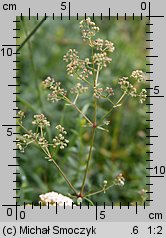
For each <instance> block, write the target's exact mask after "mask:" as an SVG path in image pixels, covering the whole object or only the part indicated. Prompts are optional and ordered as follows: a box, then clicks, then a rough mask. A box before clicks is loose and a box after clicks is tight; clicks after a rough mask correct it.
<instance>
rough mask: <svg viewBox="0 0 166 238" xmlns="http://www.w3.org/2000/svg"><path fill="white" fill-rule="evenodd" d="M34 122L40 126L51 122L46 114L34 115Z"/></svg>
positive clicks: (48, 124)
mask: <svg viewBox="0 0 166 238" xmlns="http://www.w3.org/2000/svg"><path fill="white" fill-rule="evenodd" d="M32 124H33V125H37V126H39V127H46V126H50V122H49V121H48V120H47V118H46V117H45V116H44V114H38V115H34V121H32Z"/></svg>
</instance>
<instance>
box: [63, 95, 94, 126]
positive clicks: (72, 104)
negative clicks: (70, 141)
mask: <svg viewBox="0 0 166 238" xmlns="http://www.w3.org/2000/svg"><path fill="white" fill-rule="evenodd" d="M63 97H64V100H65V101H67V102H68V103H69V104H70V105H71V106H72V107H74V108H75V109H76V110H77V111H78V112H79V113H80V114H81V115H82V116H83V117H84V118H85V119H86V121H87V122H89V124H90V125H92V126H93V123H92V122H91V120H90V119H89V118H88V117H87V116H86V115H85V114H84V113H83V112H82V111H81V110H80V109H79V108H78V107H77V106H76V104H74V103H73V102H72V101H70V99H69V98H67V97H65V96H63Z"/></svg>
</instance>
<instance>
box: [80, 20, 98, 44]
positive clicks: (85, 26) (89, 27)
mask: <svg viewBox="0 0 166 238" xmlns="http://www.w3.org/2000/svg"><path fill="white" fill-rule="evenodd" d="M80 29H82V38H83V40H86V39H89V40H90V39H91V38H92V37H93V36H95V35H96V33H97V32H98V31H99V27H97V26H96V24H95V22H93V21H91V19H90V18H89V17H88V18H87V19H84V20H82V21H81V22H80Z"/></svg>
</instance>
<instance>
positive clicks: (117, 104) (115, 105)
mask: <svg viewBox="0 0 166 238" xmlns="http://www.w3.org/2000/svg"><path fill="white" fill-rule="evenodd" d="M125 95H126V92H124V93H123V94H122V96H121V97H120V98H119V100H118V101H117V103H116V104H114V106H113V107H112V108H111V109H110V110H109V111H108V112H107V113H106V114H105V115H104V116H103V117H102V118H101V120H100V121H99V123H98V125H100V124H101V123H102V122H103V120H104V119H105V118H106V117H107V116H108V115H109V114H110V113H111V112H112V111H113V109H114V108H116V107H118V106H119V103H120V102H121V101H122V99H123V98H124V96H125Z"/></svg>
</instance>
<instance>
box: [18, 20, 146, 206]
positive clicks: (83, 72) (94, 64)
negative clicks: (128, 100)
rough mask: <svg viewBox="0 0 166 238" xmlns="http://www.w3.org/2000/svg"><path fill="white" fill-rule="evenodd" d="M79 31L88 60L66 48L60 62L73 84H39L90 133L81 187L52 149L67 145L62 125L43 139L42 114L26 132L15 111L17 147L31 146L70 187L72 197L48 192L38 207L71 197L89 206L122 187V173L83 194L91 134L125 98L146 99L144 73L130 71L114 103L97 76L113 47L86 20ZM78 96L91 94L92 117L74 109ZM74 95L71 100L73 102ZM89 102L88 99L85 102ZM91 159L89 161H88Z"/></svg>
mask: <svg viewBox="0 0 166 238" xmlns="http://www.w3.org/2000/svg"><path fill="white" fill-rule="evenodd" d="M80 29H81V32H82V39H83V42H84V43H85V44H87V46H89V47H90V48H91V55H90V57H89V58H85V59H82V58H81V57H80V55H79V52H78V51H77V50H76V49H69V50H68V52H67V53H66V55H64V58H63V59H64V61H65V62H66V71H67V74H68V75H70V76H71V77H72V78H73V80H75V82H76V84H75V86H74V87H73V88H71V89H70V90H67V89H64V88H63V87H62V86H61V83H60V82H58V81H56V80H55V79H54V78H51V77H47V78H46V79H45V80H44V81H43V87H44V88H45V89H46V90H48V100H49V101H51V102H52V103H58V102H59V101H63V102H64V103H66V104H68V105H70V106H71V107H72V108H73V110H76V111H77V113H78V114H80V115H81V117H82V118H84V120H85V121H86V125H85V126H86V127H88V130H89V128H90V130H91V132H90V133H91V134H90V135H91V137H90V138H91V141H90V146H89V152H88V155H87V157H86V158H85V163H86V167H85V171H84V174H83V175H82V184H81V186H80V188H79V190H77V189H76V188H75V186H74V185H73V184H72V183H71V181H70V179H69V178H68V177H67V175H66V174H65V172H64V171H63V168H61V167H60V166H59V164H58V161H57V158H56V156H55V150H56V148H59V149H61V150H64V149H66V147H67V146H68V144H69V140H68V138H67V137H68V136H67V131H66V130H65V128H64V127H63V126H62V125H55V131H56V135H55V137H54V138H52V140H51V141H50V140H49V139H48V136H47V130H46V129H47V128H48V127H50V122H49V121H48V119H47V118H46V116H45V115H43V114H39V115H34V118H33V121H32V124H33V125H34V126H35V127H36V128H35V131H32V130H28V129H27V128H25V127H24V125H23V123H22V119H23V117H24V113H23V112H22V111H20V112H19V117H20V119H19V120H18V123H19V125H20V126H21V127H22V128H23V129H24V130H25V132H26V134H23V135H22V136H21V137H19V138H18V139H19V142H18V143H17V147H18V148H19V149H20V150H21V151H22V152H24V150H25V148H26V147H27V146H28V145H30V144H32V143H35V144H37V145H38V146H39V148H40V149H41V150H42V151H43V152H44V154H45V156H46V157H45V158H46V159H47V160H48V161H50V162H52V163H53V165H54V166H55V167H56V169H57V170H58V172H59V173H60V174H61V176H62V177H63V178H64V180H65V181H66V183H67V184H68V186H69V187H70V188H71V191H72V195H70V199H68V198H66V197H65V196H63V195H60V194H58V193H56V192H52V193H48V194H46V195H41V196H40V199H41V202H42V204H45V205H46V204H47V202H48V201H50V203H51V204H53V205H55V204H56V202H57V204H59V205H62V203H63V202H64V201H67V203H68V204H70V205H71V198H72V199H76V200H77V203H80V202H82V199H85V200H87V201H88V202H89V203H90V204H92V205H93V202H92V200H91V197H92V196H93V195H96V194H100V193H106V192H107V191H108V190H109V189H110V188H111V187H113V186H124V185H125V178H124V177H123V174H122V173H120V174H118V175H117V177H115V179H114V181H112V182H110V181H107V180H104V181H103V185H102V187H100V189H99V190H97V191H92V192H85V185H86V182H87V176H88V172H89V165H90V162H91V163H93V160H92V157H93V148H95V133H96V130H98V129H99V130H101V133H102V131H107V132H109V131H108V130H107V126H108V125H109V120H107V118H108V116H110V114H111V112H112V111H113V110H114V109H115V108H118V107H120V106H121V105H122V103H123V100H124V98H125V97H127V96H129V97H133V98H136V99H137V100H138V101H139V102H140V103H141V104H142V103H144V102H145V100H146V97H147V92H146V90H145V89H143V88H142V86H141V83H142V81H144V74H143V72H142V70H138V69H137V70H135V71H133V72H131V75H129V76H128V77H126V76H125V77H121V78H120V79H119V82H118V84H119V86H120V90H121V95H120V97H119V99H118V100H116V101H115V99H114V90H113V88H112V87H110V86H109V85H110V82H108V86H106V87H102V86H101V82H100V81H101V74H102V70H103V69H104V68H107V67H108V66H109V64H110V63H111V61H112V58H111V55H112V53H113V52H114V50H115V47H114V44H113V43H112V42H111V41H109V40H103V39H100V38H96V34H97V33H98V32H99V30H100V29H99V27H98V26H96V24H95V23H94V22H93V21H91V19H90V18H87V19H86V20H82V21H81V22H80ZM81 94H88V95H90V94H92V95H91V99H92V104H93V112H92V113H93V114H91V115H86V113H85V112H84V111H83V110H82V108H80V107H79V106H78V101H79V99H80V95H81ZM73 95H74V99H73ZM102 99H103V100H107V101H108V102H109V103H110V108H109V110H108V111H107V112H106V113H105V115H103V116H102V117H101V118H100V117H99V114H98V105H99V103H100V100H102ZM88 100H89V99H88ZM91 160H92V161H91Z"/></svg>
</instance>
